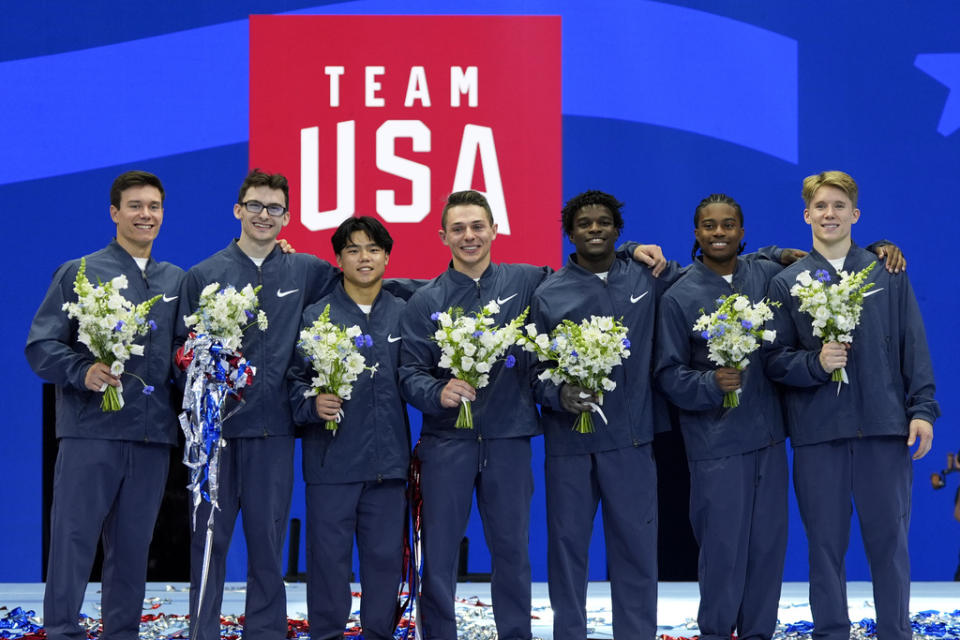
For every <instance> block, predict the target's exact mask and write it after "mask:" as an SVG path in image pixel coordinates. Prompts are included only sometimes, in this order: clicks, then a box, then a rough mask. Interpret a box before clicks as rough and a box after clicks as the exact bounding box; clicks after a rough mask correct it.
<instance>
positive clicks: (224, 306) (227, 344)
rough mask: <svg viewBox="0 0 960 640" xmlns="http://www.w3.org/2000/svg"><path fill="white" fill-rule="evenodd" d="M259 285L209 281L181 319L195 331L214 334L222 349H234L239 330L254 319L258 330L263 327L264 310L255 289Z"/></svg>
mask: <svg viewBox="0 0 960 640" xmlns="http://www.w3.org/2000/svg"><path fill="white" fill-rule="evenodd" d="M259 292H260V287H259V286H257V287H253V286H251V285H249V284H248V285H246V286H245V287H244V288H243V289H241V290H240V291H237V289H236V287H234V286H233V285H227V286H226V287H224V288H223V289H220V283H219V282H211V283H210V284H208V285H207V286H205V287H204V288H203V291H201V292H200V304H199V306H198V307H197V310H196V311H194V312H193V313H192V314H190V315H189V316H184V318H183V322H184V323H185V324H186V325H187V327H188V328H190V329H192V330H193V331H194V333H196V334H197V335H200V334H207V335H211V336H216V337H217V339H218V340H219V342H220V344H221V345H223V347H224V348H226V349H237V348H239V347H240V342H241V341H242V340H243V332H244V331H245V330H246V329H247V328H248V327H250V326H251V325H253V322H254V319H256V324H257V325H258V326H259V327H260V330H261V331H266V330H267V314H266V313H264V312H263V310H262V309H261V310H260V311H259V312H258V313H257V314H256V315H254V314H253V312H254V311H255V310H256V308H257V307H258V306H259V304H260V301H259V300H258V299H257V293H259Z"/></svg>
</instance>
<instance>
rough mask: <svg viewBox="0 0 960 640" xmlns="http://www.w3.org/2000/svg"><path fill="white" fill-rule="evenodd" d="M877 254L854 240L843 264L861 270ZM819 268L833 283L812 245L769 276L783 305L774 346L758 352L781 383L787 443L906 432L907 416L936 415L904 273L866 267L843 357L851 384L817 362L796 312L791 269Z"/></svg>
mask: <svg viewBox="0 0 960 640" xmlns="http://www.w3.org/2000/svg"><path fill="white" fill-rule="evenodd" d="M876 261H877V257H876V256H875V255H873V254H871V253H870V252H868V251H866V250H864V249H861V248H860V247H858V246H856V245H854V246H852V247H851V248H850V251H849V252H848V253H847V257H846V261H845V262H844V264H843V270H844V271H847V272H851V273H852V272H855V271H860V270H862V269H864V268H865V267H866V266H867V265H869V264H870V263H872V262H876ZM819 269H823V270H826V271H827V272H828V273H829V274H830V278H831V280H832V282H834V283H836V282H838V281H839V277H838V276H837V272H836V270H835V269H834V268H833V266H831V265H830V263H829V262H828V261H827V260H826V259H825V258H824V257H823V256H822V255H820V254H819V253H818V252H817V251H815V250H814V251H811V252H810V254H809V255H808V256H806V257H805V258H802V259H801V260H798V261H797V262H795V263H794V264H792V265H790V266H789V267H787V268H786V269H784V270H783V272H781V273H780V274H779V275H778V276H776V277H775V278H774V279H773V281H772V282H771V284H770V291H769V294H768V295H769V297H770V299H771V300H779V301H780V302H781V303H782V305H783V306H782V307H781V308H780V309H775V310H774V320H773V322H772V323H770V325H771V328H773V329H775V330H776V331H777V339H776V341H775V342H774V344H773V346H772V347H770V348H765V349H764V350H763V353H762V355H763V359H764V365H765V368H766V371H767V375H768V376H769V377H770V378H771V379H772V380H774V381H776V382H780V383H783V384H784V385H786V388H785V389H784V393H783V402H784V405H785V409H786V415H787V427H788V431H789V434H790V441H791V443H792V444H793V446H801V445H806V444H815V443H819V442H828V441H830V440H837V439H840V438H852V437H860V436H899V435H902V436H906V435H907V434H908V432H909V422H910V420H911V419H913V418H922V419H924V420H927V421H929V422H930V423H931V424H932V423H933V422H934V420H936V418H937V417H938V416H939V415H940V407H939V405H938V404H937V401H936V400H935V399H934V393H935V391H936V385H935V382H934V378H933V366H932V363H931V361H930V352H929V349H928V348H927V337H926V332H925V330H924V327H923V318H922V317H921V316H920V309H919V306H918V305H917V300H916V297H915V296H914V293H913V287H912V286H911V285H910V280H909V278H908V277H907V275H906V274H904V273H901V274H896V275H892V274H890V273H889V272H888V271H887V270H886V269H885V268H883V265H882V264H878V265H877V266H876V267H874V269H873V271H871V273H870V276H869V278H868V282H873V283H875V286H874V288H873V289H872V291H869V292H868V296H869V297H866V298H865V299H864V301H863V311H862V314H861V316H860V324H859V325H858V326H857V328H856V329H854V331H853V346H852V347H851V349H850V351H849V352H848V355H847V366H846V370H847V376H848V377H849V379H850V384H849V385H847V384H844V385H842V387H841V389H840V393H839V394H838V393H837V383H835V382H831V381H830V374H829V373H827V372H826V371H824V370H823V367H822V366H821V365H820V361H819V354H820V348H821V346H822V344H823V343H822V341H821V339H820V338H818V337H816V336H814V335H813V330H812V325H811V320H812V319H811V317H810V315H809V314H807V313H806V312H803V313H801V312H800V311H798V307H799V300H798V299H797V298H794V297H792V296H791V295H790V288H791V287H792V286H793V285H794V284H795V283H796V279H797V274H799V273H800V272H802V271H806V270H809V271H810V273H811V275H812V274H813V273H815V272H816V271H817V270H819Z"/></svg>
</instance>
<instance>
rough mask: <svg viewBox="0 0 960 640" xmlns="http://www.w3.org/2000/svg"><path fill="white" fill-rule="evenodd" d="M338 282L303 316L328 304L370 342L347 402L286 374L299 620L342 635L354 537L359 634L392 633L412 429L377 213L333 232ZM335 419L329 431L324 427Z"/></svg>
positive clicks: (297, 373)
mask: <svg viewBox="0 0 960 640" xmlns="http://www.w3.org/2000/svg"><path fill="white" fill-rule="evenodd" d="M331 242H332V244H333V249H334V252H336V254H337V265H338V266H339V267H340V268H341V269H342V270H343V280H342V281H341V282H340V283H339V284H338V285H337V286H336V287H335V288H334V290H333V291H331V292H330V293H329V294H328V295H326V296H324V297H323V298H321V299H320V300H318V301H317V302H315V303H314V304H312V305H310V306H309V307H307V308H306V309H305V310H304V312H303V321H302V323H301V329H304V328H309V327H310V325H312V324H313V323H314V321H316V320H317V318H319V317H320V315H321V314H322V313H323V310H324V309H325V308H326V307H327V306H328V305H329V307H330V322H332V323H333V324H335V325H340V326H344V327H351V326H356V327H359V328H360V331H361V332H362V334H363V335H369V336H370V337H371V338H372V340H373V344H372V345H366V346H364V347H362V348H361V349H360V353H361V354H362V355H363V356H364V359H365V364H366V366H375V367H376V371H375V372H372V373H369V374H368V373H367V372H364V373H361V374H360V377H359V378H357V380H356V381H355V382H354V383H353V389H352V392H351V394H350V399H349V400H345V399H343V398H340V397H339V396H337V395H335V394H332V393H321V394H319V395H315V394H313V393H312V391H311V389H312V388H313V382H312V379H313V377H314V375H315V373H314V369H313V367H312V366H311V365H310V364H309V362H305V361H304V360H303V359H301V358H299V357H297V358H296V361H295V364H294V365H293V366H292V367H291V370H290V374H289V382H290V384H289V391H290V403H291V405H292V406H293V414H294V420H295V421H296V422H297V423H298V424H300V425H303V430H302V433H303V477H304V480H305V481H306V483H307V491H306V493H307V617H308V619H309V621H310V637H311V638H313V639H314V640H324V639H327V638H340V637H342V635H343V630H344V627H345V626H346V623H347V620H348V618H349V616H350V609H351V606H350V605H351V600H352V596H351V593H350V568H351V565H352V558H353V553H352V552H353V538H354V535H356V538H357V549H358V551H359V556H360V584H361V589H362V591H363V597H362V599H361V601H360V622H361V624H362V625H363V637H364V638H370V639H371V640H389V639H392V638H393V635H394V631H395V630H396V617H395V616H396V608H397V594H398V591H399V586H400V583H401V580H402V578H401V575H400V574H401V565H402V560H403V528H404V526H405V525H406V478H407V468H408V466H409V464H410V429H409V424H408V422H407V412H406V405H405V404H404V402H403V400H402V399H401V397H400V389H399V386H398V383H397V365H398V364H399V356H400V315H401V313H402V311H403V308H404V305H405V303H404V301H403V300H402V299H401V298H398V297H395V296H394V295H392V294H391V293H389V292H387V291H386V290H385V289H383V288H382V284H383V274H384V271H385V270H386V266H387V263H388V262H389V259H390V251H391V249H392V247H393V239H392V238H391V237H390V234H389V232H388V231H387V230H386V228H385V227H384V226H383V225H382V224H381V223H380V222H379V221H378V220H376V219H375V218H371V217H368V216H362V217H359V218H348V219H347V220H346V221H344V222H343V223H342V224H341V225H340V226H339V228H337V230H336V232H335V233H334V234H333V237H332V238H331ZM330 420H333V421H336V422H337V423H338V425H337V428H336V430H335V431H333V430H328V429H326V428H324V423H325V422H327V421H330Z"/></svg>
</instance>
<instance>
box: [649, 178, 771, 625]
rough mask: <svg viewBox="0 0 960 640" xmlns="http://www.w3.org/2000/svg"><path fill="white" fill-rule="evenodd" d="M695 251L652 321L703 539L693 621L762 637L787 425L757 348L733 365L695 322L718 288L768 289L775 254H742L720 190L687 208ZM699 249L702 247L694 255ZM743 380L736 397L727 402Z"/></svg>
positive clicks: (754, 295) (739, 221)
mask: <svg viewBox="0 0 960 640" xmlns="http://www.w3.org/2000/svg"><path fill="white" fill-rule="evenodd" d="M694 237H695V243H694V261H693V264H692V265H691V267H690V269H689V270H688V271H687V272H686V273H685V274H684V276H683V277H681V278H680V279H679V280H678V281H677V282H676V283H675V284H674V285H673V286H672V287H670V289H669V290H668V291H667V292H666V293H665V294H664V296H663V299H662V300H661V305H660V311H659V316H658V325H657V344H656V371H655V376H656V379H657V384H658V385H659V387H660V388H661V389H662V390H663V391H664V392H665V393H666V395H667V397H668V398H669V399H670V401H671V402H672V403H673V404H674V405H675V406H676V407H678V409H679V418H680V428H681V431H682V433H683V440H684V445H685V448H686V453H687V459H688V463H689V467H690V524H691V525H692V526H693V531H694V534H695V536H696V538H697V542H698V544H699V545H700V562H699V570H698V578H699V584H700V610H699V613H698V615H697V625H698V626H699V630H700V636H701V637H702V638H704V640H729V638H730V635H731V633H732V632H735V633H736V635H737V637H739V638H755V639H756V638H759V639H769V638H770V637H772V635H773V632H774V630H775V628H776V625H777V610H778V606H779V601H780V586H781V582H782V579H783V562H784V558H785V554H786V545H787V458H786V450H785V447H784V440H785V439H786V431H785V429H784V424H783V417H782V415H781V409H780V401H779V397H778V395H777V390H776V388H775V387H774V385H773V383H771V382H770V381H769V380H768V379H767V377H766V376H765V375H764V373H763V365H762V363H761V362H760V354H759V352H754V353H753V354H751V355H750V356H749V360H750V365H752V366H748V367H747V368H746V369H745V370H743V371H742V372H741V371H738V370H737V369H736V368H733V367H720V368H718V367H717V366H716V364H714V363H713V362H711V361H710V360H709V358H708V348H707V341H706V340H705V339H704V338H703V337H702V336H701V335H700V334H699V333H697V332H694V331H693V326H694V323H696V321H697V319H698V318H699V317H700V315H701V313H702V312H703V311H707V312H708V313H709V312H710V311H712V310H713V309H715V308H716V300H717V299H719V298H720V297H721V296H729V295H733V294H741V295H744V296H746V297H747V298H749V299H750V301H751V302H759V301H761V300H763V298H764V296H765V295H766V292H767V288H768V286H769V284H770V280H771V279H772V278H773V277H774V276H775V275H777V274H778V273H780V271H781V269H782V266H781V265H780V264H778V263H776V262H774V261H772V260H758V259H752V258H756V257H759V256H757V254H751V257H748V256H743V257H740V252H741V251H742V249H743V237H744V228H743V212H742V210H741V208H740V205H739V204H738V203H737V202H736V201H735V200H734V199H733V198H731V197H729V196H727V195H724V194H711V195H710V196H708V197H706V198H704V199H703V200H702V201H701V202H700V204H699V205H697V208H696V210H695V212H694ZM697 249H699V250H700V251H701V252H702V255H700V256H699V257H698V256H696V252H697ZM738 389H739V390H740V403H741V406H740V407H739V408H735V409H724V408H723V396H724V393H726V392H729V391H736V390H738Z"/></svg>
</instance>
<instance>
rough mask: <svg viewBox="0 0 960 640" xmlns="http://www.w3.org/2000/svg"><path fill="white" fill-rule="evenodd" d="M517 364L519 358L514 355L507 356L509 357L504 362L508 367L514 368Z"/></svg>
mask: <svg viewBox="0 0 960 640" xmlns="http://www.w3.org/2000/svg"><path fill="white" fill-rule="evenodd" d="M516 364H517V359H516V357H515V356H513V355H509V356H507V359H506V360H505V361H504V362H503V366H505V367H506V368H507V369H513V367H514V365H516Z"/></svg>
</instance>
